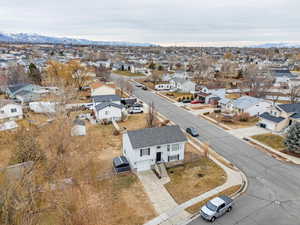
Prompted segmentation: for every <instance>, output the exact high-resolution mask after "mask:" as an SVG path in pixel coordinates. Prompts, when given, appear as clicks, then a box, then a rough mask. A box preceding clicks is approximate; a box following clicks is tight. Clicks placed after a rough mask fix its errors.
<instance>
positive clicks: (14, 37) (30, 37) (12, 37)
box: [0, 32, 155, 47]
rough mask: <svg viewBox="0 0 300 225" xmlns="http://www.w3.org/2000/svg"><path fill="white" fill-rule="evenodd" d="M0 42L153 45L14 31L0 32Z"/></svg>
mask: <svg viewBox="0 0 300 225" xmlns="http://www.w3.org/2000/svg"><path fill="white" fill-rule="evenodd" d="M0 42H6V43H7V42H8V43H31V44H66V45H99V46H103V45H110V46H137V47H150V46H155V45H153V44H150V43H131V42H118V41H91V40H87V39H76V38H59V37H50V36H44V35H39V34H27V33H16V34H6V33H1V32H0Z"/></svg>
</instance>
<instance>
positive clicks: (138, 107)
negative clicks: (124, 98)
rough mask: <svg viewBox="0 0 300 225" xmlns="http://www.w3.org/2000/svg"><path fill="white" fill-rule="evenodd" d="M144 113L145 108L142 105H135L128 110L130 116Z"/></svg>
mask: <svg viewBox="0 0 300 225" xmlns="http://www.w3.org/2000/svg"><path fill="white" fill-rule="evenodd" d="M143 112H144V109H143V106H142V105H140V104H136V105H133V106H131V107H130V108H129V109H128V113H129V114H135V113H143Z"/></svg>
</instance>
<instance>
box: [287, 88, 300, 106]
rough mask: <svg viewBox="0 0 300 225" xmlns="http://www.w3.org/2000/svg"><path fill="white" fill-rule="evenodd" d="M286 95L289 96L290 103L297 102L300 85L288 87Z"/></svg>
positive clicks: (299, 94)
mask: <svg viewBox="0 0 300 225" xmlns="http://www.w3.org/2000/svg"><path fill="white" fill-rule="evenodd" d="M288 96H289V98H290V103H291V104H295V103H298V102H299V98H300V85H293V86H291V87H290V90H289V93H288Z"/></svg>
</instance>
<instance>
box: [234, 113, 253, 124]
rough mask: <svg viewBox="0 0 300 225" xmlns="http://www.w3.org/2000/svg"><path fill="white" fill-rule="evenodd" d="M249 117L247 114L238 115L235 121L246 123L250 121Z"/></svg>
mask: <svg viewBox="0 0 300 225" xmlns="http://www.w3.org/2000/svg"><path fill="white" fill-rule="evenodd" d="M250 118H251V116H250V114H249V113H240V114H238V115H237V116H236V118H235V119H236V120H237V121H240V122H248V121H249V120H250Z"/></svg>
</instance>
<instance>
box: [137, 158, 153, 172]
mask: <svg viewBox="0 0 300 225" xmlns="http://www.w3.org/2000/svg"><path fill="white" fill-rule="evenodd" d="M136 166H137V171H139V172H140V171H145V170H150V169H151V160H145V161H141V162H137V165H136Z"/></svg>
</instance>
